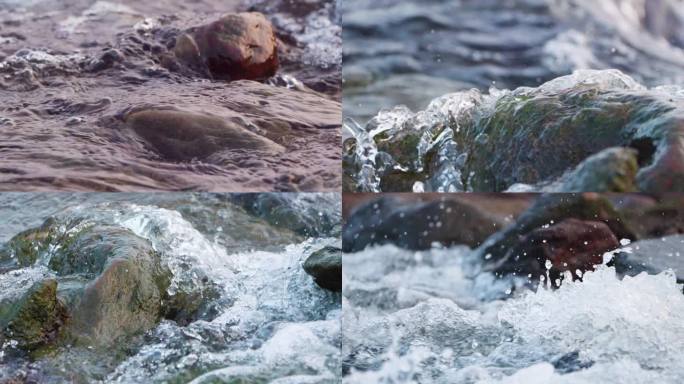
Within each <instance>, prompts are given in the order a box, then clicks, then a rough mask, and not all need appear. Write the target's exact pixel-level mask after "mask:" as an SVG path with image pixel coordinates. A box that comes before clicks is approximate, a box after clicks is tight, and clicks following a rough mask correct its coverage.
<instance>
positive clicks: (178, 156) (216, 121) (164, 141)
mask: <svg viewBox="0 0 684 384" xmlns="http://www.w3.org/2000/svg"><path fill="white" fill-rule="evenodd" d="M125 121H126V123H127V125H128V126H129V127H130V128H131V129H133V131H135V132H136V133H137V134H139V135H140V136H141V137H142V138H143V139H144V140H145V141H146V142H147V143H149V144H150V145H151V146H152V147H154V149H155V150H156V151H157V152H158V153H159V154H160V155H161V156H163V157H164V158H165V159H168V160H171V161H189V160H192V159H202V158H206V157H207V156H209V155H211V154H213V153H215V152H217V151H221V150H243V151H249V150H259V151H266V152H269V153H280V152H283V151H284V148H283V147H282V146H280V145H278V144H276V143H274V142H273V141H271V140H269V139H267V138H265V137H262V136H259V135H257V134H255V133H252V132H250V131H249V130H247V129H246V128H244V127H242V126H240V125H239V124H238V123H235V122H233V121H230V120H227V119H222V118H219V117H216V116H212V115H208V114H207V115H205V114H199V113H192V112H184V111H179V110H170V109H166V110H163V109H147V110H142V111H136V112H132V113H129V114H128V115H127V116H126V117H125Z"/></svg>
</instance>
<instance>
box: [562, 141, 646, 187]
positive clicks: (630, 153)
mask: <svg viewBox="0 0 684 384" xmlns="http://www.w3.org/2000/svg"><path fill="white" fill-rule="evenodd" d="M638 171H639V164H638V152H637V150H635V149H633V148H625V147H615V148H608V149H605V150H603V151H601V152H599V153H597V154H595V155H593V156H590V157H589V158H588V159H586V160H584V161H583V162H582V163H581V164H580V165H579V166H578V167H577V168H576V169H575V170H573V171H572V172H571V173H570V174H569V175H568V176H566V177H565V180H564V182H563V183H562V184H561V185H560V186H559V187H558V188H557V190H558V191H560V192H583V191H592V192H616V193H625V192H635V191H636V190H637V186H636V175H637V172H638Z"/></svg>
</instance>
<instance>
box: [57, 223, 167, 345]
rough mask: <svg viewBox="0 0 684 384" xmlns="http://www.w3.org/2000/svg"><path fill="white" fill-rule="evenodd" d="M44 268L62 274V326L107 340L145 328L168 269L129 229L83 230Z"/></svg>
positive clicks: (82, 336)
mask: <svg viewBox="0 0 684 384" xmlns="http://www.w3.org/2000/svg"><path fill="white" fill-rule="evenodd" d="M49 267H50V268H51V269H52V270H54V271H55V272H57V274H58V275H59V276H65V277H66V278H65V279H63V280H62V281H60V283H62V282H64V286H65V287H67V288H68V289H62V290H61V292H60V294H61V295H63V297H64V298H65V302H66V303H67V306H68V307H69V311H70V314H71V321H70V322H69V325H68V327H67V330H66V331H67V332H68V333H69V335H70V336H72V337H75V338H76V339H77V340H80V341H82V342H85V343H92V344H96V345H108V344H111V343H113V342H115V341H116V340H117V339H119V338H121V337H128V336H131V335H134V334H137V333H139V332H142V331H145V330H147V329H150V328H151V327H152V326H154V325H155V324H156V323H157V322H158V321H159V320H160V318H161V316H162V314H163V308H162V299H163V298H164V297H165V296H166V290H167V288H168V286H169V279H170V275H169V272H168V271H167V270H165V269H164V268H162V266H161V262H160V257H159V254H157V253H156V252H155V251H154V250H153V249H152V247H151V245H150V244H149V242H148V241H146V240H144V239H142V238H139V237H137V236H135V235H134V234H133V233H131V232H130V231H128V230H125V229H121V228H116V227H94V228H89V229H85V230H83V232H81V233H79V234H77V235H76V236H74V240H73V241H72V242H70V243H69V244H68V245H63V248H62V249H60V250H59V251H58V252H57V253H55V254H54V255H53V256H52V257H51V259H50V263H49ZM75 277H78V279H75ZM84 277H85V278H86V279H90V278H93V280H85V281H84V280H82V279H83V278H84ZM79 281H82V282H83V283H82V284H79Z"/></svg>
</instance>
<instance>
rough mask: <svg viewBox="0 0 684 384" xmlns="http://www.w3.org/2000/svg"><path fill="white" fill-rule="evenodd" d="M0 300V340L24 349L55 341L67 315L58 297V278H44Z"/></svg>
mask: <svg viewBox="0 0 684 384" xmlns="http://www.w3.org/2000/svg"><path fill="white" fill-rule="evenodd" d="M20 289H21V290H23V292H17V293H15V294H14V295H12V296H10V297H3V298H2V300H0V329H1V330H2V335H0V341H2V340H3V339H5V340H11V341H13V342H15V343H16V346H17V347H19V348H21V349H23V350H25V351H34V350H36V349H38V348H40V347H41V346H44V345H46V344H47V343H50V342H52V341H53V340H54V339H55V338H56V337H57V336H58V333H59V331H60V328H61V327H62V326H63V325H64V323H65V322H66V321H67V318H68V316H69V315H68V311H67V309H66V307H65V306H64V304H63V303H62V301H61V300H60V299H59V298H58V297H57V280H55V279H54V278H45V279H42V280H39V281H36V282H35V283H33V285H30V286H25V287H23V288H20Z"/></svg>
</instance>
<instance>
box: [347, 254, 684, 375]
mask: <svg viewBox="0 0 684 384" xmlns="http://www.w3.org/2000/svg"><path fill="white" fill-rule="evenodd" d="M473 257H474V255H473V254H472V253H471V252H470V250H469V249H468V248H466V247H458V248H451V249H433V250H429V251H420V252H414V251H407V250H403V249H399V248H397V247H395V246H393V245H385V246H381V247H373V248H369V249H366V250H364V251H361V252H358V253H355V254H346V255H345V259H344V263H345V268H344V272H343V273H344V291H343V292H344V293H343V296H344V297H343V307H344V319H343V359H344V367H343V369H344V372H345V377H344V379H343V382H344V383H347V384H357V383H384V384H390V383H392V384H395V383H440V384H447V383H525V384H529V383H573V384H575V383H597V382H600V383H646V382H659V383H680V382H681V381H682V378H684V363H682V362H683V361H684V359H683V358H684V339H682V337H681V335H682V334H683V332H684V295H682V287H681V285H678V284H677V283H676V278H675V276H674V274H672V273H671V272H669V271H666V272H663V273H660V274H658V275H647V274H645V273H644V274H640V275H638V276H635V277H625V278H623V279H620V278H618V277H617V276H616V273H615V269H614V268H612V267H607V266H600V267H599V268H598V269H597V270H596V271H595V272H587V273H586V274H585V275H584V278H583V280H584V281H582V282H569V281H567V280H566V281H565V282H564V283H563V285H562V286H561V287H560V288H559V289H557V290H551V289H546V288H543V287H542V288H539V289H538V290H537V291H536V292H533V291H529V290H525V289H523V290H521V289H513V290H512V289H511V288H512V287H514V286H515V283H514V282H512V281H506V280H494V279H493V277H492V276H491V275H487V274H480V275H477V274H476V268H474V265H475V264H474V260H473Z"/></svg>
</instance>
